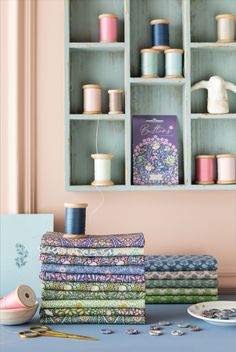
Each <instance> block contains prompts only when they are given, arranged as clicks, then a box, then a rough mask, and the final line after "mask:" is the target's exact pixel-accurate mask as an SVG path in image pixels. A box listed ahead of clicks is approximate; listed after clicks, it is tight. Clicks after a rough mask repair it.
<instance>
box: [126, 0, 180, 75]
mask: <svg viewBox="0 0 236 352" xmlns="http://www.w3.org/2000/svg"><path fill="white" fill-rule="evenodd" d="M158 18H165V19H168V20H169V21H170V28H169V30H170V46H171V47H173V48H183V33H182V1H181V0H180V1H179V0H158V1H156V0H130V55H131V76H132V77H140V67H141V60H140V49H143V48H151V47H152V32H151V24H150V21H151V20H153V19H158ZM162 71H163V68H162Z"/></svg>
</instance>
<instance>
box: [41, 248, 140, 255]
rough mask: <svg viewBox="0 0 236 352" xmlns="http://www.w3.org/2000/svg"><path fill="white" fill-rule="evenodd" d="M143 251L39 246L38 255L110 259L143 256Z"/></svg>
mask: <svg viewBox="0 0 236 352" xmlns="http://www.w3.org/2000/svg"><path fill="white" fill-rule="evenodd" d="M143 252H144V249H143V248H141V247H133V248H125V247H123V248H66V247H53V246H44V245H41V247H40V253H45V254H52V255H69V256H70V255H71V256H81V257H110V256H115V257H118V256H128V255H132V256H134V255H143Z"/></svg>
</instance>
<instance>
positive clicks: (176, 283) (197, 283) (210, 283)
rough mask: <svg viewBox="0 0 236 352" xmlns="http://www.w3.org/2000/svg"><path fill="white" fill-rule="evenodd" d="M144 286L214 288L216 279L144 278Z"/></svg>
mask: <svg viewBox="0 0 236 352" xmlns="http://www.w3.org/2000/svg"><path fill="white" fill-rule="evenodd" d="M145 284H146V288H155V287H159V288H165V287H170V288H173V287H175V288H178V287H184V288H188V287H199V288H210V287H211V288H216V287H217V280H214V279H209V280H207V279H202V280H194V279H193V280H192V279H186V280H145Z"/></svg>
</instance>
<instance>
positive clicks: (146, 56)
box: [140, 49, 160, 78]
mask: <svg viewBox="0 0 236 352" xmlns="http://www.w3.org/2000/svg"><path fill="white" fill-rule="evenodd" d="M140 52H141V74H142V77H145V78H156V77H159V74H158V73H159V72H158V56H159V53H160V51H159V50H157V49H141V50H140Z"/></svg>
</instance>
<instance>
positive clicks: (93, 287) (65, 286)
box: [41, 281, 145, 292]
mask: <svg viewBox="0 0 236 352" xmlns="http://www.w3.org/2000/svg"><path fill="white" fill-rule="evenodd" d="M41 287H42V289H45V290H64V291H71V290H77V291H82V292H84V291H91V292H96V291H106V292H109V291H111V292H113V291H116V292H127V291H130V292H145V284H144V283H139V282H123V283H122V284H121V283H113V282H66V281H65V282H58V281H43V282H42V283H41Z"/></svg>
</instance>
